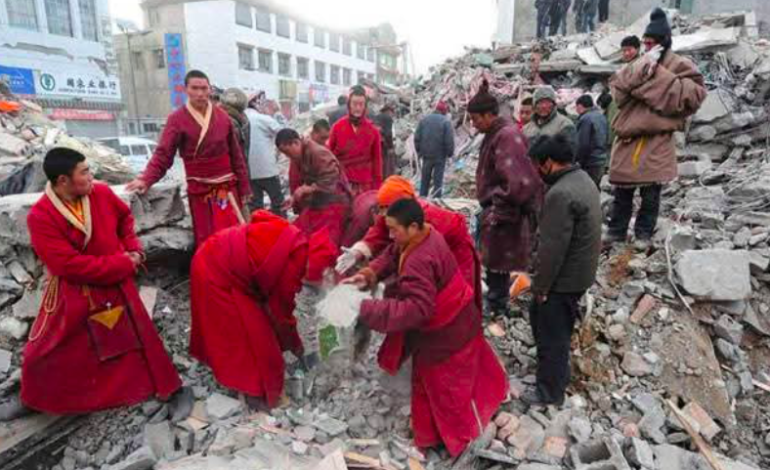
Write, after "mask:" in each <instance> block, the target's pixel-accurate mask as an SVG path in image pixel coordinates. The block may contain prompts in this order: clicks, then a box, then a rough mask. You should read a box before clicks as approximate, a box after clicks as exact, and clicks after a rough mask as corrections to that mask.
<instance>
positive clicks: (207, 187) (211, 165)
mask: <svg viewBox="0 0 770 470" xmlns="http://www.w3.org/2000/svg"><path fill="white" fill-rule="evenodd" d="M184 170H185V174H186V175H187V192H188V193H192V194H206V193H208V192H209V191H211V186H213V185H221V184H222V183H229V182H234V181H235V174H234V173H233V167H232V164H231V163H230V155H228V154H226V153H225V154H222V155H220V156H218V157H214V158H190V159H185V160H184Z"/></svg>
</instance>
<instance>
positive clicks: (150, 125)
mask: <svg viewBox="0 0 770 470" xmlns="http://www.w3.org/2000/svg"><path fill="white" fill-rule="evenodd" d="M142 127H143V128H144V132H159V131H160V126H158V123H157V122H145V123H144V124H142ZM148 147H150V152H149V153H150V154H151V153H152V152H153V151H154V150H155V147H156V146H155V145H152V144H150V145H148Z"/></svg>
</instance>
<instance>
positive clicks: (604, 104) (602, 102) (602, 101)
mask: <svg viewBox="0 0 770 470" xmlns="http://www.w3.org/2000/svg"><path fill="white" fill-rule="evenodd" d="M596 104H598V105H599V107H600V108H602V109H607V108H609V107H610V105H611V104H612V95H611V94H610V93H607V92H606V91H605V92H604V93H602V94H601V95H599V98H597V99H596Z"/></svg>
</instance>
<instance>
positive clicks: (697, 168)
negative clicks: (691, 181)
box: [679, 161, 713, 178]
mask: <svg viewBox="0 0 770 470" xmlns="http://www.w3.org/2000/svg"><path fill="white" fill-rule="evenodd" d="M712 166H713V165H712V163H711V162H702V161H697V162H683V163H680V164H679V176H680V177H682V178H697V177H699V176H701V175H702V174H704V173H706V172H707V171H709V170H710V169H711V167H712Z"/></svg>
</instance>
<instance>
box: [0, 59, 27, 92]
mask: <svg viewBox="0 0 770 470" xmlns="http://www.w3.org/2000/svg"><path fill="white" fill-rule="evenodd" d="M0 81H5V82H7V83H8V85H10V87H11V91H12V92H13V93H15V94H17V95H34V94H35V78H34V76H33V74H32V70H30V69H20V68H16V67H5V66H2V65H0Z"/></svg>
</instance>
